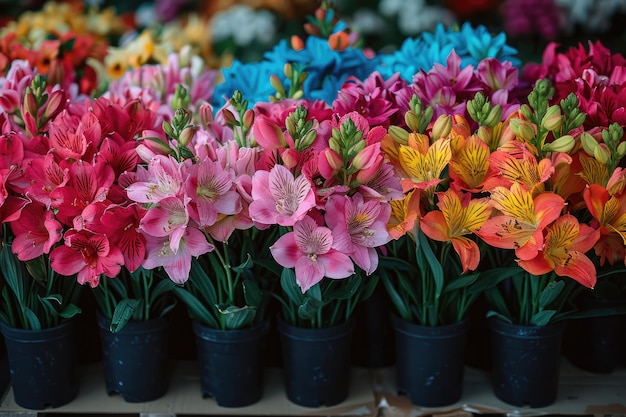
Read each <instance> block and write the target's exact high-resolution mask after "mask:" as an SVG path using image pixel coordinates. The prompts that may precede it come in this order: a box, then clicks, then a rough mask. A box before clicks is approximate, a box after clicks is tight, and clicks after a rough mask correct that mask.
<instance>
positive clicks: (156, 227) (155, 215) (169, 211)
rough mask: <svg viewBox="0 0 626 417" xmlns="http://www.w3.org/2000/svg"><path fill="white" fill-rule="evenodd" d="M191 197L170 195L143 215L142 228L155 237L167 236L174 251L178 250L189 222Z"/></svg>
mask: <svg viewBox="0 0 626 417" xmlns="http://www.w3.org/2000/svg"><path fill="white" fill-rule="evenodd" d="M190 201H191V198H189V197H188V196H184V197H183V199H182V200H181V199H180V198H178V197H168V198H165V199H163V200H161V201H160V202H159V205H158V206H156V207H152V208H150V209H149V210H148V212H147V213H146V214H145V215H144V216H143V218H142V219H141V222H140V226H139V227H140V229H141V230H143V231H144V232H145V233H146V234H148V235H150V236H154V237H167V238H168V240H169V244H170V245H171V246H170V249H171V250H172V252H174V253H175V252H177V251H178V249H179V245H180V242H181V239H182V237H183V235H184V234H185V231H186V230H187V225H188V223H189V209H188V205H189V202H190Z"/></svg>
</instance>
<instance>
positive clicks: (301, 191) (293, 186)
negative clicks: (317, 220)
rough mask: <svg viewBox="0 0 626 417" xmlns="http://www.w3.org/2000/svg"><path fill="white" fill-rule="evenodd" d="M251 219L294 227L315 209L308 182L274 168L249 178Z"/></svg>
mask: <svg viewBox="0 0 626 417" xmlns="http://www.w3.org/2000/svg"><path fill="white" fill-rule="evenodd" d="M252 199H253V201H252V203H250V208H249V211H250V217H251V218H252V220H253V221H254V222H257V223H262V224H268V225H271V224H279V225H281V226H293V225H294V224H295V223H296V222H297V221H299V220H301V219H302V218H303V217H304V216H305V215H306V213H307V212H308V211H309V210H310V209H311V208H313V207H314V206H315V192H314V190H313V188H312V187H311V183H310V182H309V181H308V180H307V179H306V178H305V177H304V175H299V176H298V177H297V178H294V176H293V174H292V173H291V171H289V170H288V169H287V168H285V167H284V166H282V165H275V166H274V167H273V168H272V169H271V171H269V172H268V171H257V172H256V173H255V174H254V176H253V177H252Z"/></svg>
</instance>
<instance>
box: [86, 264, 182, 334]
mask: <svg viewBox="0 0 626 417" xmlns="http://www.w3.org/2000/svg"><path fill="white" fill-rule="evenodd" d="M174 287H175V284H174V283H173V282H172V281H171V280H170V279H169V278H168V277H167V276H165V275H164V274H163V273H162V272H161V271H158V270H148V269H144V268H142V267H140V268H139V269H137V270H136V271H133V272H130V271H128V270H127V269H125V268H122V270H121V272H120V274H119V275H118V276H117V277H115V278H107V277H105V276H103V277H101V279H100V283H99V285H98V286H97V287H96V288H93V290H92V291H93V294H94V297H95V299H96V303H97V304H98V308H99V309H100V312H101V313H102V314H103V315H104V316H105V317H106V318H108V319H110V320H111V326H110V328H109V330H111V331H112V332H117V331H120V330H122V329H123V328H124V326H125V325H126V323H128V322H129V321H131V320H133V321H144V320H151V319H154V318H157V317H163V316H165V315H166V314H167V313H169V312H170V311H171V310H172V309H173V308H174V306H175V305H176V298H175V297H173V294H172V291H173V289H174Z"/></svg>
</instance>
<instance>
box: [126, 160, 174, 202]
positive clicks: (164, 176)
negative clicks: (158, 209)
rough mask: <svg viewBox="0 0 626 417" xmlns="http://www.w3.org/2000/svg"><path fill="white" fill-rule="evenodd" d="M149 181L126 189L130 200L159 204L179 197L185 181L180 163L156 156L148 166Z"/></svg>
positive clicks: (136, 183) (137, 183) (134, 184)
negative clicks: (166, 199)
mask: <svg viewBox="0 0 626 417" xmlns="http://www.w3.org/2000/svg"><path fill="white" fill-rule="evenodd" d="M148 173H149V175H150V180H149V181H141V182H135V183H133V184H131V185H130V186H128V188H127V189H126V191H127V193H128V198H130V199H131V200H133V201H136V202H138V203H152V204H156V203H159V202H160V201H161V200H163V199H165V198H171V197H177V196H178V195H179V193H180V192H181V190H182V189H183V185H184V183H185V181H183V176H182V173H181V169H180V165H179V163H178V162H177V161H176V160H175V159H174V158H172V157H169V156H164V155H155V156H154V158H152V160H151V161H150V164H149V165H148Z"/></svg>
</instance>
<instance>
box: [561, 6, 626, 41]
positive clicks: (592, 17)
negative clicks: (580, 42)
mask: <svg viewBox="0 0 626 417" xmlns="http://www.w3.org/2000/svg"><path fill="white" fill-rule="evenodd" d="M556 4H557V5H558V6H559V7H561V9H562V10H563V11H564V12H565V14H566V16H567V20H568V22H569V24H570V25H571V26H572V28H570V29H573V26H574V25H580V26H581V28H582V29H583V30H585V31H586V32H600V33H601V32H606V31H608V30H609V28H610V24H608V22H610V21H611V18H612V17H613V15H614V14H615V13H617V12H625V11H626V0H556Z"/></svg>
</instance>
